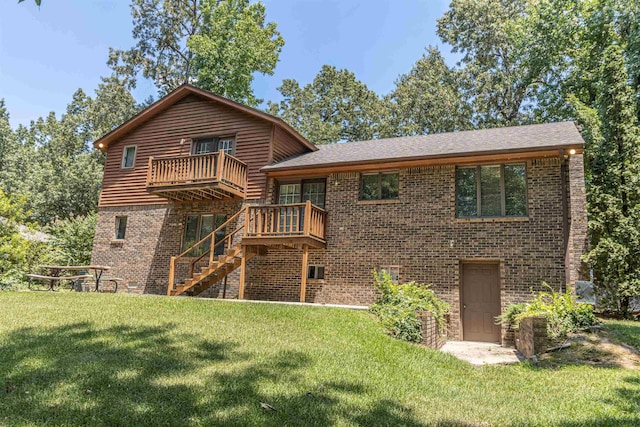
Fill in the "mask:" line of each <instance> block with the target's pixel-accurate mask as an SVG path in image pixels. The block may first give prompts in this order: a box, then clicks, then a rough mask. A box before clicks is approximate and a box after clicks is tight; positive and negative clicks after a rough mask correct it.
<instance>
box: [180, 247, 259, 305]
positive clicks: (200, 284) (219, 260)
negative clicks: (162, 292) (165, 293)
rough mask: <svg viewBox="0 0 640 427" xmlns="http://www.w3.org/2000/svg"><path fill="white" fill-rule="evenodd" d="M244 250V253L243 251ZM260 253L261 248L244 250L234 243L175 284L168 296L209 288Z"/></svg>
mask: <svg viewBox="0 0 640 427" xmlns="http://www.w3.org/2000/svg"><path fill="white" fill-rule="evenodd" d="M243 252H244V253H243ZM260 253H262V251H261V250H244V251H243V249H242V246H240V245H236V246H234V247H232V248H231V249H230V250H228V251H226V252H225V253H224V254H222V255H220V256H218V257H216V258H214V261H213V262H212V263H209V265H208V266H204V267H202V268H201V269H200V272H199V273H192V274H190V277H189V278H188V279H186V280H185V281H184V283H183V284H181V285H176V286H175V287H174V288H173V289H172V290H171V289H170V290H169V295H170V296H176V295H180V294H183V293H186V294H187V295H189V296H196V295H199V294H200V293H202V292H204V291H205V290H207V289H209V288H210V287H211V286H213V285H215V284H216V283H220V281H221V280H222V279H224V278H225V277H226V276H227V275H228V274H230V273H231V272H233V271H234V270H236V269H237V268H238V267H240V265H241V264H242V258H243V257H244V258H245V262H246V261H249V260H250V259H251V258H253V257H255V256H256V255H258V254H260Z"/></svg>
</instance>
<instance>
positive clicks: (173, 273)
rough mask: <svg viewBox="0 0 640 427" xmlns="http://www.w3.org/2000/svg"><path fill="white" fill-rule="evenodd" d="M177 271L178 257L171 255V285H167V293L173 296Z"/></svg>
mask: <svg viewBox="0 0 640 427" xmlns="http://www.w3.org/2000/svg"><path fill="white" fill-rule="evenodd" d="M175 272H176V257H174V256H172V257H171V263H170V264H169V286H168V287H167V295H169V296H171V291H172V290H173V285H174V284H175Z"/></svg>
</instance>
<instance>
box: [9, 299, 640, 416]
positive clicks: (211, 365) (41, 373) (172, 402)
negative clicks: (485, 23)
mask: <svg viewBox="0 0 640 427" xmlns="http://www.w3.org/2000/svg"><path fill="white" fill-rule="evenodd" d="M631 326H633V325H631ZM636 339H637V337H636ZM638 374H639V373H638V372H637V371H631V370H624V369H618V368H597V367H590V366H584V365H582V366H581V365H566V366H560V367H554V368H545V367H540V366H534V365H530V364H519V365H512V366H491V367H473V366H471V365H468V364H466V363H464V362H462V361H459V360H457V359H455V358H453V357H451V356H449V355H446V354H443V353H440V352H437V351H432V350H428V349H425V348H421V347H419V346H416V345H412V344H408V343H404V342H400V341H396V340H393V339H391V338H389V337H387V336H385V335H384V333H383V332H382V331H381V328H380V327H379V325H378V324H377V323H376V321H375V319H374V318H373V317H372V316H371V315H370V314H369V313H367V312H362V311H349V310H342V309H332V308H323V307H300V306H280V305H267V304H241V303H232V302H222V301H210V300H209V301H208V300H198V299H189V298H167V297H133V296H127V295H104V294H82V293H77V294H76V293H55V294H54V293H49V292H42V293H36V292H33V293H12V292H4V293H0V386H1V387H2V389H0V425H11V426H13V425H69V426H72V425H73V426H76V425H92V426H97V425H123V426H134V425H135V426H137V425H194V426H195V425H238V426H247V425H257V426H270V425H272V426H284V425H318V426H324V425H388V426H398V425H409V426H414V425H442V426H452V425H477V424H482V425H558V426H582V425H587V426H596V425H597V426H600V425H621V426H622V425H625V426H626V425H637V424H638V423H640V415H639V413H640V404H639V403H638V402H640V375H638ZM5 387H8V389H7V390H9V391H10V392H8V393H7V392H6V391H5V390H4V388H5ZM14 387H15V388H14ZM89 391H90V392H89ZM307 393H311V395H307ZM260 402H264V403H268V404H269V405H271V406H273V407H275V408H276V411H275V412H273V411H265V410H263V409H261V408H260Z"/></svg>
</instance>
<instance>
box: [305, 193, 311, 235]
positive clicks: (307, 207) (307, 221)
mask: <svg viewBox="0 0 640 427" xmlns="http://www.w3.org/2000/svg"><path fill="white" fill-rule="evenodd" d="M310 232H311V200H307V203H306V204H305V206H304V235H305V236H308V235H309V234H310Z"/></svg>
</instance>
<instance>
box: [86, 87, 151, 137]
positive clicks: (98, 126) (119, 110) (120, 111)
mask: <svg viewBox="0 0 640 427" xmlns="http://www.w3.org/2000/svg"><path fill="white" fill-rule="evenodd" d="M141 109H142V105H138V104H136V100H135V99H134V98H133V96H132V95H131V92H129V90H128V89H127V87H126V83H125V82H123V81H121V80H119V79H118V78H117V77H116V76H111V77H102V82H101V83H100V84H99V85H98V89H96V94H95V99H94V100H93V101H92V102H91V105H90V107H89V110H88V116H89V120H90V126H91V132H90V135H91V140H92V141H95V140H97V139H98V138H100V137H102V136H103V135H105V134H107V133H109V132H111V131H112V130H113V129H115V128H116V127H118V126H120V125H121V124H123V123H124V122H126V121H127V120H129V119H130V118H131V117H133V116H134V115H136V114H137V113H138V111H140V110H141Z"/></svg>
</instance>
